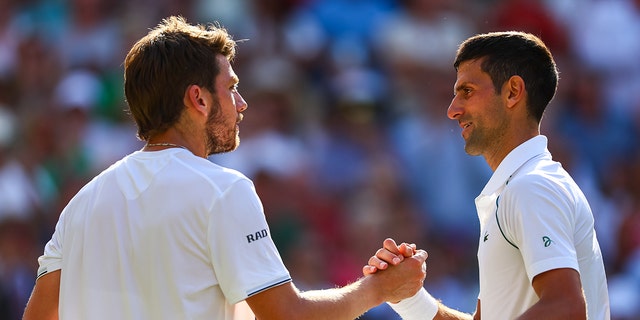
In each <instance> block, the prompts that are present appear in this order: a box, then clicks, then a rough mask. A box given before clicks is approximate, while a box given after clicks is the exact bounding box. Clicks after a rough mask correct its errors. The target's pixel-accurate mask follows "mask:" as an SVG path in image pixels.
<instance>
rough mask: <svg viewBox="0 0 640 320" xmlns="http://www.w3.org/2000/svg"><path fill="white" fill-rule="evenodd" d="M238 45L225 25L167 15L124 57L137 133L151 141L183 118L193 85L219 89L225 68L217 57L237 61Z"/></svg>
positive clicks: (130, 102)
mask: <svg viewBox="0 0 640 320" xmlns="http://www.w3.org/2000/svg"><path fill="white" fill-rule="evenodd" d="M235 50H236V42H235V41H234V40H233V39H232V37H231V35H230V34H229V33H227V31H226V30H225V29H224V28H222V27H220V26H218V25H212V24H209V25H207V26H204V25H200V24H198V25H191V24H188V23H187V22H186V20H185V19H184V18H183V17H179V16H178V17H176V16H171V17H168V18H166V19H164V20H162V22H161V23H160V24H158V26H157V27H156V28H154V29H152V30H150V31H149V33H148V34H147V35H146V36H144V37H143V38H142V39H140V40H138V42H136V43H135V44H134V45H133V47H132V48H131V50H130V51H129V53H128V54H127V57H126V58H125V61H124V92H125V97H126V99H127V104H128V105H129V113H130V114H131V116H132V117H133V119H134V120H135V122H136V125H137V126H138V138H139V139H141V140H143V141H148V139H149V138H150V137H151V136H153V135H154V134H156V133H160V132H163V131H165V130H167V129H168V128H169V127H170V126H172V125H173V124H175V123H176V122H177V121H178V119H179V118H180V115H181V114H182V111H183V110H184V105H183V101H182V99H183V97H184V92H185V90H186V89H187V87H188V86H190V85H194V84H195V85H199V86H202V87H204V88H206V89H208V90H210V91H211V92H214V84H215V79H216V77H217V76H218V73H219V72H220V70H219V66H218V64H217V61H216V57H217V56H218V55H219V54H221V55H224V56H225V57H226V58H227V59H229V60H232V59H233V57H234V56H235Z"/></svg>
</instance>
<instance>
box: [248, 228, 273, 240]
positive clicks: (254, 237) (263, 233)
mask: <svg viewBox="0 0 640 320" xmlns="http://www.w3.org/2000/svg"><path fill="white" fill-rule="evenodd" d="M268 236H269V233H268V232H267V229H262V230H260V231H257V232H255V233H251V234H248V235H246V237H247V243H251V242H254V241H258V240H260V239H262V238H266V237H268Z"/></svg>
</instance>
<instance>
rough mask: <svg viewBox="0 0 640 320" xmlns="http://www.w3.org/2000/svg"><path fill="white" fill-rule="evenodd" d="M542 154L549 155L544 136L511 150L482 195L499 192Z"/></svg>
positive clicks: (538, 136) (534, 138) (536, 137)
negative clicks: (512, 177) (521, 169)
mask: <svg viewBox="0 0 640 320" xmlns="http://www.w3.org/2000/svg"><path fill="white" fill-rule="evenodd" d="M542 153H549V151H548V150H547V137H545V136H543V135H537V136H535V137H533V138H531V139H529V140H527V141H525V142H524V143H522V144H521V145H519V146H517V147H516V148H515V149H513V150H511V152H509V154H508V155H507V156H506V157H505V158H504V159H503V160H502V162H500V164H499V165H498V168H496V171H495V172H494V173H493V175H492V176H491V179H489V182H487V184H486V185H485V187H484V189H482V193H481V195H491V194H493V193H495V192H497V191H498V190H499V189H500V188H501V187H502V186H503V185H504V184H505V183H506V182H507V180H508V179H509V178H510V177H511V176H512V175H513V174H514V173H515V172H516V170H518V169H519V168H520V167H521V166H522V165H523V164H524V163H525V162H527V161H529V160H530V159H532V158H533V157H535V156H538V155H540V154H542Z"/></svg>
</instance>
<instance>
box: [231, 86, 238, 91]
mask: <svg viewBox="0 0 640 320" xmlns="http://www.w3.org/2000/svg"><path fill="white" fill-rule="evenodd" d="M231 91H236V92H237V91H238V85H237V84H234V85H233V86H231Z"/></svg>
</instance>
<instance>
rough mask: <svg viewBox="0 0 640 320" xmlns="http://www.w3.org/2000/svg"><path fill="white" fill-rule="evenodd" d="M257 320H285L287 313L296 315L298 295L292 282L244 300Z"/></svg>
mask: <svg viewBox="0 0 640 320" xmlns="http://www.w3.org/2000/svg"><path fill="white" fill-rule="evenodd" d="M245 301H246V302H247V304H249V307H251V310H252V311H253V313H254V314H255V315H256V318H258V319H286V318H287V312H291V313H290V314H296V312H295V310H294V308H295V307H296V306H297V303H298V293H297V290H296V288H295V287H294V285H293V283H292V282H288V283H285V284H282V285H279V286H276V287H273V288H271V289H269V290H265V291H262V292H260V293H258V294H256V295H253V296H251V297H248V298H247V299H246V300H245Z"/></svg>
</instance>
